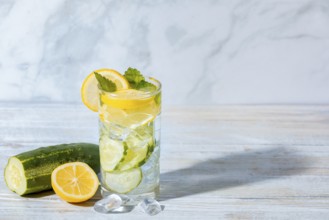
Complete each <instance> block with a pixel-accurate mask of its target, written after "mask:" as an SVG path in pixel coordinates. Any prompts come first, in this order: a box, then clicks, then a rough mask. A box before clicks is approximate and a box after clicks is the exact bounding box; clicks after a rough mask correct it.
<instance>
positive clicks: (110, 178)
mask: <svg viewBox="0 0 329 220" xmlns="http://www.w3.org/2000/svg"><path fill="white" fill-rule="evenodd" d="M98 113H99V135H100V137H99V149H100V162H101V192H102V195H103V197H105V196H107V195H110V194H113V193H115V194H119V195H120V194H121V195H128V196H129V197H131V198H133V199H134V200H136V201H139V200H141V199H143V198H145V197H152V198H156V197H157V196H158V193H159V173H160V171H159V157H160V114H161V84H160V82H159V81H158V80H156V79H154V78H151V77H145V81H144V85H143V87H142V89H123V90H119V91H116V92H106V91H104V90H102V89H99V107H98Z"/></svg>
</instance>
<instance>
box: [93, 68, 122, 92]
mask: <svg viewBox="0 0 329 220" xmlns="http://www.w3.org/2000/svg"><path fill="white" fill-rule="evenodd" d="M94 74H95V77H96V79H97V81H98V87H99V88H100V89H102V90H104V91H105V92H115V91H116V90H117V86H116V85H115V83H114V82H112V81H111V80H109V79H107V78H105V77H104V76H102V75H101V74H99V73H97V72H94Z"/></svg>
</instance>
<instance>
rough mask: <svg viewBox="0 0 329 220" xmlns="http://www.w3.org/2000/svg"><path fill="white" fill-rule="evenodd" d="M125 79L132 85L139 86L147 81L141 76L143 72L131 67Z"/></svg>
mask: <svg viewBox="0 0 329 220" xmlns="http://www.w3.org/2000/svg"><path fill="white" fill-rule="evenodd" d="M124 77H126V79H127V80H128V82H129V83H132V84H138V83H140V82H142V81H145V77H144V76H143V75H142V74H141V72H140V71H139V70H138V69H134V68H131V67H129V68H128V69H127V70H126V72H125V74H124Z"/></svg>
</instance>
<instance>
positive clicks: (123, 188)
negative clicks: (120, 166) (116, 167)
mask: <svg viewBox="0 0 329 220" xmlns="http://www.w3.org/2000/svg"><path fill="white" fill-rule="evenodd" d="M142 178H143V174H142V171H141V169H140V168H134V169H130V170H126V171H121V172H118V171H116V172H106V173H105V184H106V186H107V187H108V188H109V189H110V190H111V191H113V192H117V193H128V192H130V191H132V190H133V189H135V188H136V187H137V186H138V185H139V184H140V183H141V181H142Z"/></svg>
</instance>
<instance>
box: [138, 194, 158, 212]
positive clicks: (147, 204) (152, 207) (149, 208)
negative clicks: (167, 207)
mask: <svg viewBox="0 0 329 220" xmlns="http://www.w3.org/2000/svg"><path fill="white" fill-rule="evenodd" d="M138 206H139V207H140V209H141V210H142V211H143V212H145V213H146V214H148V215H156V214H159V213H160V212H161V211H162V208H161V205H160V203H159V202H158V201H156V200H155V199H153V198H145V199H143V200H142V201H141V202H140V203H139V204H138Z"/></svg>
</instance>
